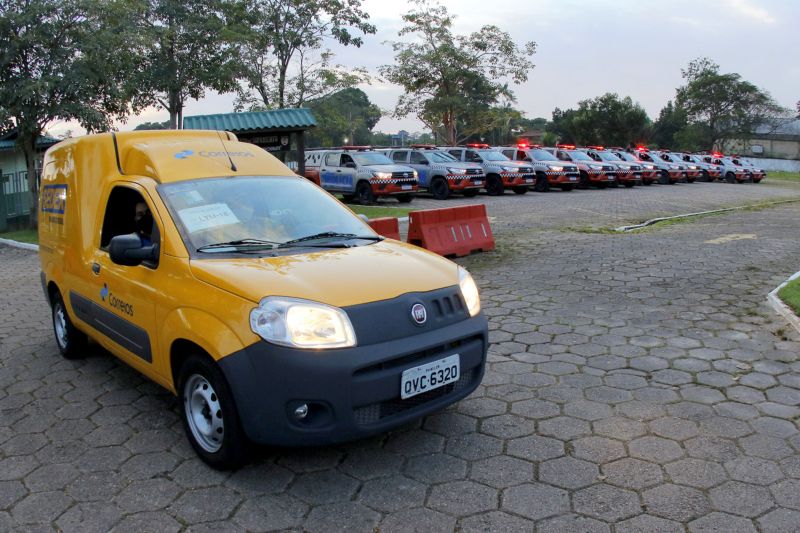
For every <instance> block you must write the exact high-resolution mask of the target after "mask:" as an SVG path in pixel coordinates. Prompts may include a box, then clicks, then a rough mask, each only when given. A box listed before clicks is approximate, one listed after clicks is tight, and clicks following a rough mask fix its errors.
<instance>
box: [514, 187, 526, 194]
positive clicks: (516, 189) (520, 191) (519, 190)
mask: <svg viewBox="0 0 800 533" xmlns="http://www.w3.org/2000/svg"><path fill="white" fill-rule="evenodd" d="M511 190H512V191H514V194H525V193H526V192H528V186H527V185H517V186H516V187H511Z"/></svg>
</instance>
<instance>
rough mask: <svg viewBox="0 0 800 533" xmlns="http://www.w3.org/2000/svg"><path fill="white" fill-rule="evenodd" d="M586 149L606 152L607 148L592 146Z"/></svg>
mask: <svg viewBox="0 0 800 533" xmlns="http://www.w3.org/2000/svg"><path fill="white" fill-rule="evenodd" d="M586 148H589V149H590V150H605V148H604V147H602V146H592V145H588V146H587V147H586Z"/></svg>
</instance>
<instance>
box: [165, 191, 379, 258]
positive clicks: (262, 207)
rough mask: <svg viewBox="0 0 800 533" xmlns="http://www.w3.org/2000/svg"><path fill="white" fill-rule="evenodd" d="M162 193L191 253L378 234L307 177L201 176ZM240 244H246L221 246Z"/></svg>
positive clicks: (368, 241)
mask: <svg viewBox="0 0 800 533" xmlns="http://www.w3.org/2000/svg"><path fill="white" fill-rule="evenodd" d="M158 193H159V195H160V196H161V198H162V199H163V200H164V203H165V204H166V205H167V207H168V209H169V211H170V214H171V215H172V219H173V220H174V221H175V222H176V225H177V226H178V228H179V230H180V232H181V235H182V236H183V239H184V243H185V244H186V247H187V248H188V249H189V250H190V252H194V251H195V250H199V249H200V248H201V247H206V249H204V250H202V251H204V252H206V251H207V252H212V253H214V252H234V251H240V249H239V248H241V247H244V246H248V247H249V248H253V249H255V248H258V246H259V243H260V244H261V247H262V249H263V248H269V249H272V248H273V247H277V246H279V245H281V244H285V243H288V242H289V241H294V240H296V239H304V238H306V237H309V236H317V235H320V234H325V235H328V236H329V237H326V238H324V239H323V241H324V242H330V241H331V240H333V239H335V238H336V237H331V236H334V235H336V236H341V235H352V236H354V237H355V236H366V237H367V238H368V239H366V240H359V241H356V242H354V243H353V245H358V244H370V243H371V242H373V241H370V240H369V239H370V238H373V237H374V236H375V233H374V232H373V231H372V230H371V229H370V228H369V227H368V226H367V224H365V223H364V222H363V221H361V220H360V219H359V218H358V217H356V216H355V215H353V214H352V213H351V212H350V211H348V210H347V208H345V207H344V206H343V205H342V204H340V203H339V202H338V201H336V200H335V199H334V198H332V197H331V196H329V195H327V194H325V193H324V192H322V191H321V190H320V189H319V188H318V187H317V186H316V185H314V184H313V183H311V182H310V181H308V180H306V179H304V178H293V177H272V176H253V177H230V178H213V179H199V180H191V181H182V182H177V183H166V184H163V185H160V186H159V187H158ZM338 240H339V241H341V240H342V238H338ZM323 241H320V242H316V241H315V242H313V243H310V241H306V240H304V241H303V242H304V243H307V242H308V243H310V244H313V245H320V244H321V243H324V242H323ZM237 242H238V243H241V244H239V245H233V244H232V245H231V246H228V247H218V248H217V247H216V246H217V245H219V244H220V243H237ZM209 247H211V249H208V248H209ZM209 255H211V254H209Z"/></svg>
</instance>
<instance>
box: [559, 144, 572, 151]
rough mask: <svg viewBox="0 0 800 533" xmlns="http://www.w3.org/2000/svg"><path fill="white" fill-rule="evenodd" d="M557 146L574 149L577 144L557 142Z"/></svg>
mask: <svg viewBox="0 0 800 533" xmlns="http://www.w3.org/2000/svg"><path fill="white" fill-rule="evenodd" d="M556 148H563V149H564V150H574V149H575V145H574V144H557V145H556Z"/></svg>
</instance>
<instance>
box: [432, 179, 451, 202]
mask: <svg viewBox="0 0 800 533" xmlns="http://www.w3.org/2000/svg"><path fill="white" fill-rule="evenodd" d="M430 190H431V194H432V195H433V198H434V199H436V200H447V198H448V197H449V196H450V187H449V186H448V185H447V181H446V180H445V179H444V178H434V179H433V181H432V182H431V187H430Z"/></svg>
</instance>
